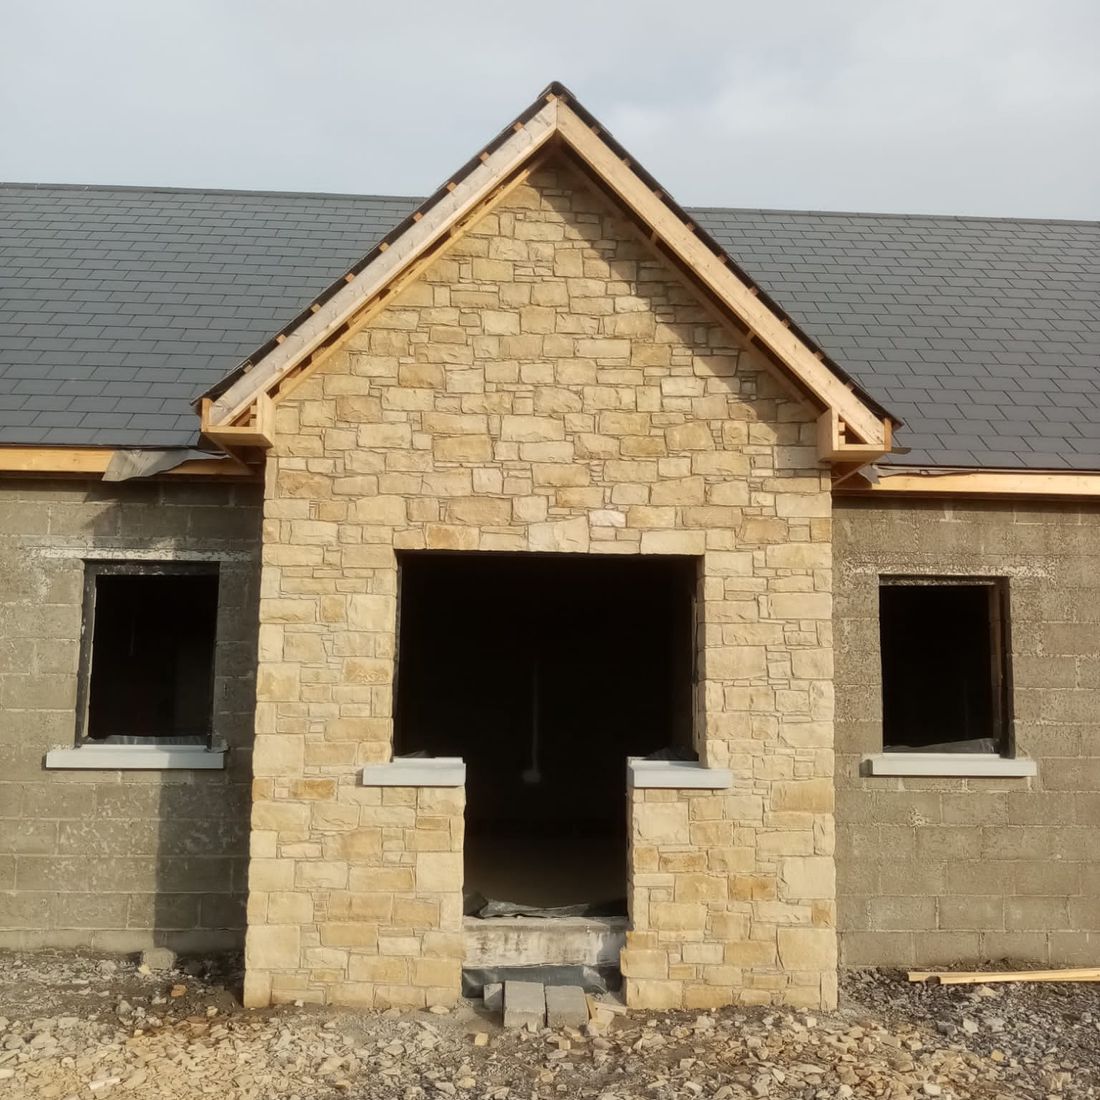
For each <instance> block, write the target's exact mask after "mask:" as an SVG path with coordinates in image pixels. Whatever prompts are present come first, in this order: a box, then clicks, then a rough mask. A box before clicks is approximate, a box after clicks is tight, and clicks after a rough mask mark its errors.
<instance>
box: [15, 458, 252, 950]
mask: <svg viewBox="0 0 1100 1100" xmlns="http://www.w3.org/2000/svg"><path fill="white" fill-rule="evenodd" d="M260 504H261V494H260V490H259V487H258V486H229V485H220V484H212V483H200V484H195V483H187V484H185V483H180V482H179V481H161V482H156V483H148V482H141V483H135V482H128V483H124V484H117V485H109V484H102V483H99V482H91V481H60V480H38V481H22V480H0V946H3V947H11V948H37V947H74V948H88V947H92V948H97V949H102V950H107V951H133V950H139V949H141V948H143V947H146V946H151V945H154V944H164V945H167V946H171V947H174V948H178V949H193V950H203V949H208V948H226V947H234V946H238V945H239V944H240V943H241V941H242V939H243V930H244V896H245V868H246V855H247V838H248V800H249V786H248V784H249V781H250V777H251V776H250V763H251V759H250V758H251V752H250V749H251V742H252V725H253V700H254V690H255V687H254V681H255V661H256V629H257V627H256V616H257V612H256V602H257V598H258V580H259V563H258V556H259V545H258V543H259V525H260ZM89 558H95V559H119V560H149V561H158V560H170V559H173V558H183V559H185V560H207V561H209V560H214V561H218V562H219V568H220V575H221V584H220V589H219V591H220V596H219V607H218V651H217V656H216V670H215V672H216V683H215V719H214V726H215V731H216V735H217V736H218V737H219V738H221V739H223V740H225V741H226V742H227V743H228V744H229V745H230V746H231V751H230V753H229V756H228V761H229V765H228V768H227V769H226V770H225V771H168V772H142V771H61V770H46V769H45V768H44V767H43V758H44V756H45V753H46V752H47V750H49V749H51V748H54V747H57V746H65V747H70V746H72V745H73V743H74V737H75V721H76V710H75V708H76V687H77V673H78V667H79V648H80V646H79V642H80V632H81V619H82V611H83V584H84V561H85V560H87V559H89ZM169 625H170V624H169Z"/></svg>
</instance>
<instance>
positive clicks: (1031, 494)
mask: <svg viewBox="0 0 1100 1100" xmlns="http://www.w3.org/2000/svg"><path fill="white" fill-rule="evenodd" d="M876 473H877V475H878V476H877V479H876V480H875V481H874V482H870V481H868V480H867V479H866V478H863V477H862V476H858V475H857V476H856V477H853V478H851V479H849V480H846V481H845V482H844V483H843V484H842V485H839V486H837V487H836V488H835V489H834V492H835V493H836V494H837V495H838V496H852V497H857V496H858V497H878V498H881V499H883V500H889V499H901V498H905V497H913V498H916V497H954V498H956V499H958V498H965V497H972V498H973V497H991V498H996V497H1001V498H1012V497H1016V498H1045V499H1050V500H1057V499H1063V500H1064V499H1072V498H1086V499H1087V498H1092V499H1098V498H1100V473H1097V472H1092V473H1084V472H1076V471H1073V470H978V469H974V470H960V469H947V468H942V467H935V466H932V467H916V466H915V467H912V468H911V469H902V468H900V467H893V468H889V467H887V468H882V467H879V468H878V470H877V471H876Z"/></svg>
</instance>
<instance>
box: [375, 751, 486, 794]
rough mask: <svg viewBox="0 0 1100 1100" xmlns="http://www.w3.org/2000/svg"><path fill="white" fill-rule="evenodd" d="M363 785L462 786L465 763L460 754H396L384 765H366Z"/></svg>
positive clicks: (464, 777) (464, 776)
mask: <svg viewBox="0 0 1100 1100" xmlns="http://www.w3.org/2000/svg"><path fill="white" fill-rule="evenodd" d="M362 783H363V786H364V787H464V786H465V785H466V763H465V761H464V760H463V759H462V757H460V756H408V757H398V758H397V759H395V760H391V761H389V763H387V764H368V765H367V766H366V767H365V768H364V769H363V772H362Z"/></svg>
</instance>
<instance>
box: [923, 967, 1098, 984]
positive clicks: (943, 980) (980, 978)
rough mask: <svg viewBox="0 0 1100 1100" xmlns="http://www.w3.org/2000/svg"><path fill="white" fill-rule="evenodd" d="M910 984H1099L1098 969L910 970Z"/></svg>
mask: <svg viewBox="0 0 1100 1100" xmlns="http://www.w3.org/2000/svg"><path fill="white" fill-rule="evenodd" d="M909 980H910V981H911V982H928V981H936V982H939V984H940V985H988V984H989V983H990V982H1100V967H1083V968H1079V969H1077V970H910V971H909Z"/></svg>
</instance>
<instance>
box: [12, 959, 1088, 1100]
mask: <svg viewBox="0 0 1100 1100" xmlns="http://www.w3.org/2000/svg"><path fill="white" fill-rule="evenodd" d="M239 983H240V970H239V960H236V959H231V958H230V959H225V958H222V959H211V960H203V959H197V960H184V961H183V962H182V963H181V965H180V967H179V968H177V969H176V970H174V971H171V972H146V973H143V972H142V971H141V970H140V969H139V967H138V965H137V963H136V962H135V961H134V960H132V959H119V958H112V959H97V958H87V957H78V956H73V955H68V954H34V955H29V954H28V955H17V954H0V1098H2V1100H23V1098H27V1100H38V1098H42V1100H86V1098H90V1097H118V1098H125V1097H128V1096H140V1097H143V1098H157V1100H159V1098H161V1097H164V1098H170V1100H190V1098H192V1097H216V1098H222V1097H224V1098H231V1100H269V1098H271V1100H275V1098H278V1100H295V1098H297V1100H328V1098H333V1097H349V1098H354V1097H363V1098H367V1097H370V1098H374V1097H379V1098H400V1100H436V1098H457V1100H465V1098H469V1100H475V1098H478V1100H480V1098H484V1100H512V1098H515V1100H528V1098H550V1097H554V1098H557V1097H568V1098H569V1100H573V1098H589V1097H591V1098H595V1100H633V1098H639V1100H641V1098H647V1100H648V1098H653V1100H664V1098H666V1097H668V1098H672V1097H676V1098H680V1097H682V1098H687V1100H694V1098H695V1097H702V1098H704V1100H740V1098H743V1097H744V1098H760V1097H772V1098H776V1100H784V1098H796V1097H797V1098H799V1100H834V1098H835V1100H847V1098H852V1100H861V1098H864V1097H887V1098H890V1100H908V1098H914V1100H916V1098H921V1100H923V1098H924V1097H937V1096H938V1097H944V1098H948V1100H950V1098H955V1100H969V1098H976V1100H977V1098H981V1100H993V1098H997V1100H1005V1098H1013V1100H1015V1098H1020V1100H1030V1098H1036V1100H1038V1098H1044V1100H1045V1098H1058V1100H1077V1098H1085V1097H1100V985H1068V984H1066V985H1063V984H1058V985H1053V984H1048V985H1037V984H1036V985H1014V986H1000V985H989V986H943V987H939V988H936V987H924V986H917V985H913V984H911V983H909V982H908V981H906V980H905V976H904V974H896V973H886V972H867V971H864V972H861V973H857V974H849V975H847V976H846V977H845V980H844V985H843V996H842V1005H841V1008H840V1010H839V1011H837V1012H835V1013H827V1014H818V1015H816V1016H815V1015H812V1014H807V1013H803V1012H797V1013H795V1012H787V1011H779V1010H752V1011H749V1010H738V1009H723V1010H720V1011H716V1012H708V1013H702V1014H700V1013H694V1012H692V1013H642V1012H632V1013H629V1014H627V1015H625V1016H621V1017H617V1018H616V1020H615V1022H614V1024H612V1025H611V1027H610V1028H607V1029H594V1028H593V1027H592V1026H591V1025H590V1026H589V1027H588V1028H586V1029H584V1031H571V1030H558V1031H552V1030H549V1029H546V1030H544V1031H542V1032H539V1033H537V1034H536V1033H531V1032H526V1031H523V1032H505V1031H503V1030H501V1028H500V1027H499V1023H498V1021H497V1020H495V1019H493V1018H492V1017H490V1016H489V1015H488V1014H486V1013H485V1012H484V1011H483V1010H482V1009H481V1007H480V1005H479V1004H475V1003H472V1002H464V1003H463V1004H462V1005H461V1006H460V1007H458V1008H456V1009H454V1010H453V1011H451V1012H446V1013H434V1012H433V1013H426V1012H424V1013H399V1012H396V1011H392V1010H391V1011H387V1012H374V1013H356V1012H347V1011H337V1010H318V1009H312V1008H309V1007H305V1006H285V1007H283V1008H279V1009H274V1010H264V1011H248V1010H245V1009H242V1008H241V1007H240V1002H239V1000H238V997H237V991H238V990H239Z"/></svg>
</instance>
